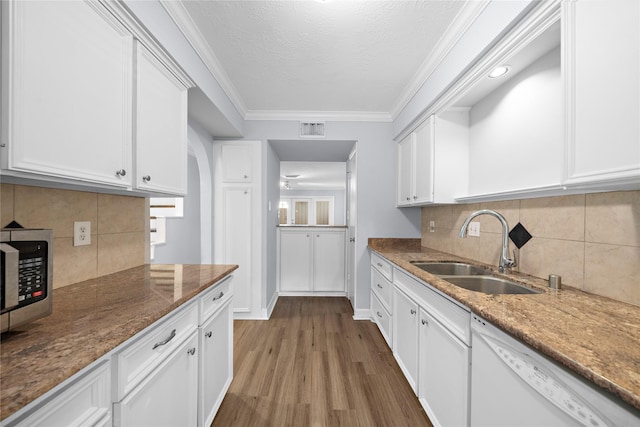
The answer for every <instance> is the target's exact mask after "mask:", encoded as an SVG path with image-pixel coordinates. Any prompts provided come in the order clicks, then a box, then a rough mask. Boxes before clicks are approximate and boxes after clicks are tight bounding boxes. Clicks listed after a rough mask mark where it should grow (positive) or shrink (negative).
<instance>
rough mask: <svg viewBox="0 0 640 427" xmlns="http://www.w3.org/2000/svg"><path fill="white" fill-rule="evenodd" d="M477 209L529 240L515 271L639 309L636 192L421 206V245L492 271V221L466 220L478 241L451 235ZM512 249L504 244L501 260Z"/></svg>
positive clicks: (495, 240) (496, 243) (496, 252)
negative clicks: (473, 224)
mask: <svg viewBox="0 0 640 427" xmlns="http://www.w3.org/2000/svg"><path fill="white" fill-rule="evenodd" d="M478 209H493V210H495V211H498V212H500V213H501V214H502V215H504V217H505V218H506V219H507V222H508V223H509V228H510V229H512V228H513V227H514V226H515V225H516V224H517V223H518V222H520V223H521V224H522V225H523V226H524V227H525V228H526V229H527V230H528V231H529V233H531V235H532V236H533V238H532V239H531V240H530V241H529V242H527V243H526V244H525V245H524V246H523V247H522V248H521V249H520V250H518V251H517V252H518V253H517V260H518V267H517V268H516V270H519V271H520V272H522V273H526V274H530V275H532V276H536V277H540V278H543V279H546V278H548V276H549V274H551V273H553V274H559V275H561V276H562V282H563V284H565V285H567V286H572V287H574V288H578V289H582V290H583V291H585V292H589V293H593V294H598V295H602V296H606V297H609V298H613V299H616V300H619V301H623V302H627V303H630V304H635V305H640V191H619V192H609V193H593V194H582V195H572V196H560V197H545V198H537V199H522V200H510V201H504V202H487V203H475V204H466V205H446V206H429V207H424V208H422V245H423V246H426V247H429V248H433V249H438V250H441V251H444V252H449V253H452V254H455V255H458V256H462V257H466V258H470V259H473V260H476V261H480V262H483V263H487V264H492V265H497V263H498V259H499V256H500V248H501V246H502V243H501V237H502V234H501V233H502V230H501V226H500V222H499V221H498V220H497V219H495V218H493V217H490V216H487V215H481V216H479V217H477V218H475V219H474V221H479V222H480V237H467V238H466V239H460V238H458V236H457V234H458V231H459V230H460V227H461V226H462V223H463V222H464V220H465V219H466V217H467V216H468V215H469V214H471V213H472V212H473V211H476V210H478ZM430 221H435V229H434V231H433V232H431V231H430V227H429V223H430ZM514 249H516V247H515V245H513V243H512V242H511V241H510V248H509V253H510V254H513V250H514Z"/></svg>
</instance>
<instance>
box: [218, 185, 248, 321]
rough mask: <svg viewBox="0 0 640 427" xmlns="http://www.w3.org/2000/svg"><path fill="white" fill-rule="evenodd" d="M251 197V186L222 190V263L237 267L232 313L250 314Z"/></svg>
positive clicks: (234, 274)
mask: <svg viewBox="0 0 640 427" xmlns="http://www.w3.org/2000/svg"><path fill="white" fill-rule="evenodd" d="M252 195H253V193H252V191H251V188H250V187H244V186H243V187H233V188H224V189H223V190H222V198H223V200H222V206H223V209H224V211H223V220H222V221H223V224H224V225H223V236H222V246H223V252H224V257H223V263H224V264H237V265H239V266H240V268H238V269H237V270H236V271H234V273H233V276H234V279H233V284H234V310H235V311H237V312H250V311H251V283H252V279H253V278H252V275H251V265H252V261H251V260H252V258H251V253H252V251H251V247H252V245H253V234H252V232H251V230H252V226H253V225H252V218H251V208H252Z"/></svg>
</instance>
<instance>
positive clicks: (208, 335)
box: [204, 320, 424, 338]
mask: <svg viewBox="0 0 640 427" xmlns="http://www.w3.org/2000/svg"><path fill="white" fill-rule="evenodd" d="M423 322H424V320H423ZM211 335H213V332H211V331H209V332H207V333H206V334H204V336H205V337H207V338H211Z"/></svg>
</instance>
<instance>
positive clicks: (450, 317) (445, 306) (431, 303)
mask: <svg viewBox="0 0 640 427" xmlns="http://www.w3.org/2000/svg"><path fill="white" fill-rule="evenodd" d="M393 277H394V280H393V282H394V283H395V284H397V285H399V286H400V287H401V288H402V290H403V291H405V292H407V293H410V294H411V295H412V296H413V297H414V298H416V301H417V302H418V304H420V306H422V307H423V308H424V309H425V310H426V311H427V312H428V313H429V314H431V315H432V316H433V317H435V318H436V319H437V320H438V321H439V322H440V323H442V325H444V326H445V327H446V328H447V329H448V330H449V331H450V332H451V333H452V334H453V335H455V336H456V337H458V338H459V339H460V340H461V341H462V342H464V343H465V344H467V345H471V312H470V311H469V310H468V309H466V308H464V307H462V306H460V305H458V304H457V303H455V302H453V301H452V300H450V299H449V298H447V297H445V296H444V295H442V294H441V293H439V292H438V291H436V290H435V289H434V288H432V287H431V286H430V285H429V284H427V283H424V282H421V281H419V280H417V279H414V278H413V277H412V276H410V275H409V274H407V273H405V272H404V271H401V270H398V269H395V271H394V272H393Z"/></svg>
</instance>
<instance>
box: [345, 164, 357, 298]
mask: <svg viewBox="0 0 640 427" xmlns="http://www.w3.org/2000/svg"><path fill="white" fill-rule="evenodd" d="M356 175H357V174H356V154H355V153H354V154H353V157H351V159H349V162H347V238H348V243H347V297H348V298H349V301H351V306H352V307H353V308H354V310H355V304H356V302H355V289H356V225H357V221H356V220H357V185H356V182H357V179H356Z"/></svg>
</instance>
